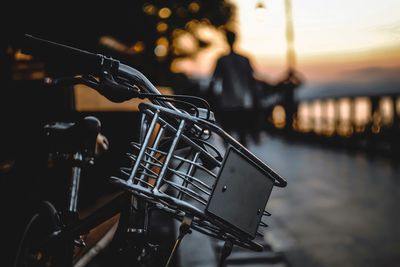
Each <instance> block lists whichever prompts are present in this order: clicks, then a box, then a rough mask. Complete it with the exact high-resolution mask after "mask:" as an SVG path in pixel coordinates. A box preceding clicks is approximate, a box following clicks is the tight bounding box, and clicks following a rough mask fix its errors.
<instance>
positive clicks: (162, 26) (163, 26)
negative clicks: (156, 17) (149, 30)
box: [157, 22, 168, 32]
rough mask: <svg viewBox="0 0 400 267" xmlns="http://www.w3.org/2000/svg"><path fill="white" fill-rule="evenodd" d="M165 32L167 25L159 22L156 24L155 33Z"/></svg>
mask: <svg viewBox="0 0 400 267" xmlns="http://www.w3.org/2000/svg"><path fill="white" fill-rule="evenodd" d="M166 30H168V24H167V23H165V22H159V23H158V24H157V31H158V32H165V31H166Z"/></svg>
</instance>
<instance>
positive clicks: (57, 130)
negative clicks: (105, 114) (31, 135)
mask: <svg viewBox="0 0 400 267" xmlns="http://www.w3.org/2000/svg"><path fill="white" fill-rule="evenodd" d="M100 128H101V123H100V121H99V120H98V119H97V118H95V117H93V116H88V117H85V118H83V119H82V120H80V121H78V122H76V123H68V122H54V123H50V124H47V125H45V126H44V130H45V135H46V145H48V148H49V150H50V151H51V152H60V153H69V152H82V153H88V154H90V155H94V152H95V146H96V138H97V135H98V134H99V133H100Z"/></svg>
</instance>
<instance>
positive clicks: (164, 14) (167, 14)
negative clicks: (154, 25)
mask: <svg viewBox="0 0 400 267" xmlns="http://www.w3.org/2000/svg"><path fill="white" fill-rule="evenodd" d="M158 16H159V17H160V18H162V19H167V18H169V17H170V16H171V9H169V8H168V7H163V8H161V9H160V10H159V11H158Z"/></svg>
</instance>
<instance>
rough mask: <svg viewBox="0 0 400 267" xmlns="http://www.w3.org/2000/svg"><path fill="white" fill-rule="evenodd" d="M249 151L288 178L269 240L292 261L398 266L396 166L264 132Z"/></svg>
mask: <svg viewBox="0 0 400 267" xmlns="http://www.w3.org/2000/svg"><path fill="white" fill-rule="evenodd" d="M250 149H251V150H252V151H253V152H254V153H255V154H257V155H258V156H259V157H260V158H262V159H263V160H264V161H265V162H267V163H268V164H269V165H270V167H272V168H273V169H275V170H276V171H277V172H278V173H280V174H281V175H282V176H283V177H285V178H286V179H287V180H288V187H287V188H285V189H280V188H276V189H274V191H273V193H272V195H271V198H270V201H269V203H268V210H269V211H270V212H271V213H272V217H270V218H271V219H270V226H271V227H270V228H269V229H268V231H267V232H266V238H267V240H268V241H269V242H270V243H271V244H272V245H273V246H275V250H278V251H283V252H285V254H286V255H287V257H288V259H289V261H290V262H291V265H292V266H295V267H296V266H307V267H312V266H323V267H336V266H337V267H339V266H340V267H346V266H349V267H350V266H362V267H368V266H371V267H372V266H393V267H394V266H400V208H399V203H400V164H399V163H397V164H393V163H391V162H390V161H388V160H387V159H385V158H379V157H376V158H373V159H371V158H368V157H367V156H366V155H365V154H363V153H357V154H348V153H346V152H343V151H333V150H330V149H328V148H324V147H315V146H312V145H310V144H299V143H297V144H296V143H294V144H293V143H288V142H286V141H284V140H282V139H280V138H275V137H264V138H263V139H262V144H261V146H258V147H255V146H251V147H250Z"/></svg>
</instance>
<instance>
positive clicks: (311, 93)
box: [0, 0, 400, 267]
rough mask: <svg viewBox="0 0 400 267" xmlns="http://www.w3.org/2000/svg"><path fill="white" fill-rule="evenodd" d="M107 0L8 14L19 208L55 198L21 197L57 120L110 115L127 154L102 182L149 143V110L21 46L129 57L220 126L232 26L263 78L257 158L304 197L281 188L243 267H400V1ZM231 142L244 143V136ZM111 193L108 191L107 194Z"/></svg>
mask: <svg viewBox="0 0 400 267" xmlns="http://www.w3.org/2000/svg"><path fill="white" fill-rule="evenodd" d="M103 2H104V1H103ZM103 2H102V1H97V2H95V3H86V2H85V3H81V2H77V1H65V0H63V1H59V2H49V3H45V2H40V3H39V2H34V1H32V2H29V3H24V2H20V1H12V2H11V1H9V2H8V1H4V3H2V4H1V6H2V10H3V11H5V12H3V13H4V15H2V25H3V28H4V30H3V31H2V33H1V34H2V36H1V40H0V111H1V112H0V116H1V122H0V123H1V124H0V125H1V128H0V129H1V136H0V137H1V138H0V177H1V185H2V188H3V190H2V192H3V191H4V192H3V194H2V196H3V197H5V199H12V201H15V203H17V202H18V198H19V197H21V196H24V197H27V195H28V199H38V198H40V197H41V196H40V195H37V194H34V193H33V192H31V191H30V190H25V191H24V190H21V189H20V188H19V185H20V184H21V183H25V182H26V181H25V180H24V179H27V178H26V177H27V176H29V175H30V173H29V172H28V171H27V170H30V171H31V170H34V166H37V165H36V160H37V159H36V158H35V155H36V153H39V151H40V142H39V140H40V138H41V137H40V135H41V128H42V127H43V125H44V124H45V123H48V122H50V121H57V120H58V121H59V120H64V121H72V120H75V119H77V118H81V117H83V116H85V115H88V114H89V115H95V116H96V117H98V118H100V120H101V121H102V125H103V133H104V134H105V136H107V138H108V139H109V141H110V144H111V145H110V151H109V155H108V156H105V158H103V159H100V161H101V162H104V163H106V164H103V165H104V166H103V167H102V169H101V170H98V169H93V170H91V171H90V172H89V173H90V175H92V176H95V175H99V174H101V175H102V176H104V177H106V176H107V175H108V176H109V175H110V174H111V173H112V172H113V171H114V170H115V169H116V168H118V167H119V165H120V162H121V155H122V153H123V152H125V150H126V146H127V144H128V143H129V141H130V140H132V139H133V138H135V136H136V134H137V133H136V130H137V123H138V114H137V105H138V103H139V101H138V100H131V101H128V102H124V103H122V104H115V103H111V102H110V101H108V100H106V99H105V98H103V97H102V96H101V95H99V94H98V93H97V92H95V91H94V90H90V89H87V88H84V86H76V87H75V88H53V87H51V86H48V85H45V83H44V82H43V81H44V79H45V78H46V77H59V76H63V75H68V70H65V68H63V63H62V62H59V63H58V64H51V65H50V64H44V62H41V61H40V60H38V59H35V58H32V57H30V56H28V55H25V54H22V53H21V51H20V48H19V43H18V37H19V36H20V34H22V33H30V34H32V35H35V36H38V37H41V38H44V39H48V40H52V41H55V42H59V43H63V44H67V45H70V46H74V47H78V48H81V49H85V50H88V51H92V52H96V53H102V54H105V55H107V56H111V57H113V58H116V59H119V60H120V61H121V62H123V63H126V64H128V65H131V66H133V67H135V68H137V69H138V70H140V71H141V72H143V73H144V74H145V75H146V76H147V77H148V78H149V79H150V80H151V81H152V82H153V83H154V84H155V85H156V86H157V87H158V88H159V89H160V90H161V91H162V92H164V93H176V94H188V95H196V96H200V97H203V98H205V99H207V100H208V101H209V102H210V103H211V105H212V107H213V109H215V110H216V111H217V113H216V118H217V121H219V119H220V117H219V116H223V115H221V114H222V113H218V111H219V110H220V109H221V107H220V106H219V101H218V98H219V97H221V95H220V94H218V93H216V92H217V91H218V89H216V88H215V87H214V86H215V84H213V82H212V81H213V77H214V76H213V74H214V71H215V68H216V64H217V60H218V59H219V58H220V57H221V56H223V55H225V54H227V53H229V46H228V44H227V42H226V39H225V35H224V30H225V29H229V30H231V31H234V32H236V34H237V42H236V43H235V45H234V50H235V51H236V52H237V53H239V54H241V55H244V56H245V57H247V58H248V59H249V61H250V63H251V66H252V69H253V74H254V78H255V83H254V88H253V90H254V91H255V92H257V98H256V102H257V105H256V108H254V109H253V110H252V113H251V114H250V115H249V116H251V117H252V118H257V119H256V120H255V121H253V123H254V125H253V126H255V127H253V126H252V129H248V136H246V137H245V138H246V140H247V141H246V146H247V147H248V148H249V149H250V150H251V151H252V152H253V153H255V154H256V155H257V156H258V157H260V158H261V159H262V160H264V161H265V162H266V163H267V164H268V165H269V166H271V167H272V168H273V169H275V170H276V171H277V172H278V173H279V174H281V175H282V176H283V177H285V178H286V179H287V180H288V187H287V188H285V189H276V190H275V189H274V191H273V193H272V195H271V198H270V201H269V203H268V210H269V211H270V212H271V213H272V214H273V216H272V217H270V218H269V221H268V222H267V223H268V224H269V226H270V227H269V228H267V230H266V231H265V237H264V240H263V241H264V244H265V246H266V248H267V249H266V251H265V252H263V253H259V254H257V253H251V252H246V251H236V252H234V253H233V254H232V256H231V260H230V261H228V266H230V265H232V266H234V265H238V264H242V266H328V267H329V266H399V264H400V212H399V208H398V202H399V201H400V165H399V158H400V157H399V149H400V140H399V133H400V128H399V127H400V125H399V122H400V118H399V116H400V97H399V94H400V2H399V1H398V0H385V1H383V2H382V1H373V0H346V1H345V0H336V1H318V0H302V1H300V0H231V1H222V0H215V1H200V0H193V1H184V0H179V1H161V0H145V1H138V0H132V1H126V0H124V1H123V0H115V1H112V2H104V3H103ZM222 119H223V118H222ZM230 130H232V134H233V135H234V136H235V137H237V132H240V126H239V125H238V127H237V129H235V127H233V128H232V129H230ZM19 162H23V163H24V164H27V165H24V164H22V163H19ZM21 166H30V167H29V168H25V167H21ZM105 166H106V167H105ZM29 183H32V181H31V180H29V181H28V184H29ZM99 186H104V187H105V188H107V186H106V182H105V181H104V182H99ZM17 187H18V190H14V191H13V190H9V189H10V188H13V189H14V188H17ZM99 191H100V190H99ZM92 194H95V195H96V193H93V192H92ZM88 202H89V203H91V202H90V201H89V200H88ZM9 203H14V202H9ZM15 205H17V204H15ZM15 205H14V206H13V205H11V206H10V205H8V206H7V208H6V211H7V212H13V211H14V210H15V207H16V206H15ZM188 239H189V241H188V242H187V244H188V245H187V246H186V247H185V246H183V247H182V248H181V253H180V257H181V258H180V261H181V265H182V266H214V265H215V264H216V258H217V257H218V255H217V253H216V251H215V244H214V243H213V241H211V240H209V239H207V238H202V237H196V236H194V237H193V238H192V239H190V238H188ZM190 240H192V241H190ZM184 242H186V240H184ZM235 253H236V254H235ZM229 264H230V265H229Z"/></svg>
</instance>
